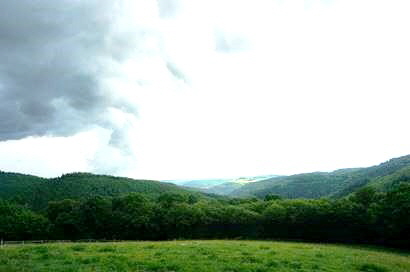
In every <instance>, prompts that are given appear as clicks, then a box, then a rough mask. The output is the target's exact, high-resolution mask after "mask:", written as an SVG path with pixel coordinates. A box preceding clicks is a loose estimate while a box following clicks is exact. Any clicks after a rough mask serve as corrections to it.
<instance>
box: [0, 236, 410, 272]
mask: <svg viewBox="0 0 410 272" xmlns="http://www.w3.org/2000/svg"><path fill="white" fill-rule="evenodd" d="M0 271H1V272H3V271H4V272H14V271H18V272H22V271H41V272H43V271H44V272H46V271H53V272H59V271H73V272H74V271H99V272H100V271H194V272H202V271H217V272H229V271H232V272H242V271H243V272H246V271H255V272H263V271H278V272H285V271H286V272H287V271H300V272H302V271H305V272H307V271H328V272H331V271H359V272H360V271H363V272H388V271H389V272H399V271H400V272H410V254H408V253H403V252H391V251H388V250H384V249H378V248H376V249H373V248H364V247H357V246H341V245H322V244H307V243H290V242H269V241H220V240H218V241H168V242H122V243H65V244H43V245H13V246H11V245H10V246H6V247H4V248H2V249H0Z"/></svg>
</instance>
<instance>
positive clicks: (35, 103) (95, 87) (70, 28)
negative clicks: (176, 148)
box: [0, 0, 135, 141]
mask: <svg viewBox="0 0 410 272" xmlns="http://www.w3.org/2000/svg"><path fill="white" fill-rule="evenodd" d="M118 5H119V2H118V1H113V0H107V1H105V0H98V1H97V0H94V1H92V0H91V1H75V0H59V1H54V0H41V1H38V0H19V1H1V2H0V141H1V140H8V139H19V138H23V137H26V136H32V135H38V136H41V135H45V134H47V135H71V134H74V133H76V132H78V131H80V130H83V129H86V128H87V127H89V126H90V125H93V124H99V123H104V122H105V123H107V121H105V120H104V115H105V114H106V113H107V109H108V108H109V107H118V108H121V110H123V111H128V112H134V111H135V109H133V107H132V106H130V105H129V104H127V103H125V102H123V101H121V99H120V98H117V99H114V98H115V94H112V93H109V92H111V90H108V89H107V88H105V87H104V86H103V85H102V83H101V80H100V79H101V77H102V76H103V75H105V74H107V73H109V71H110V69H109V67H108V68H107V67H106V66H107V63H115V62H118V61H120V60H122V59H123V58H124V57H125V56H126V54H127V52H128V51H129V50H131V48H133V47H134V46H135V44H132V42H131V41H132V40H133V39H129V36H128V35H130V34H129V33H128V34H124V33H121V32H118V31H117V30H116V29H114V28H113V27H112V26H113V25H114V21H113V20H114V19H113V18H114V17H115V13H116V12H117V11H118ZM117 32H118V33H117ZM127 41H128V42H127Z"/></svg>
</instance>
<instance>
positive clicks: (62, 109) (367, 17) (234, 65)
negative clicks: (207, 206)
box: [0, 0, 410, 180]
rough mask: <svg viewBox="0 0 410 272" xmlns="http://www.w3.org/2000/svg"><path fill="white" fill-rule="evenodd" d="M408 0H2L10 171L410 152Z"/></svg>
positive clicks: (262, 169)
mask: <svg viewBox="0 0 410 272" xmlns="http://www.w3.org/2000/svg"><path fill="white" fill-rule="evenodd" d="M409 13H410V3H409V1H407V0H294V1H285V0H257V1H251V0H208V1H196V0H157V1H155V0H138V1H134V0H87V1H86V0H83V1H81V0H60V1H54V0H19V1H1V2H0V170H3V171H12V172H21V173H27V174H34V175H39V176H43V177H55V176H59V175H61V174H64V173H69V172H92V173H100V174H110V175H117V176H127V177H132V178H145V179H159V180H170V179H204V178H229V177H240V176H254V175H268V174H280V175H288V174H296V173H302V172H312V171H331V170H335V169H338V168H350V167H365V166H371V165H375V164H378V163H381V162H383V161H385V160H388V159H390V158H393V157H399V156H403V155H407V154H410V140H409V139H410V125H409V117H410V108H409V102H410V76H409V75H410V50H409V48H410V36H409V35H408V33H409V26H410V16H408V14H409Z"/></svg>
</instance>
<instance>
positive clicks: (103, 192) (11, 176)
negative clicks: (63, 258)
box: [0, 172, 188, 209]
mask: <svg viewBox="0 0 410 272" xmlns="http://www.w3.org/2000/svg"><path fill="white" fill-rule="evenodd" d="M131 192H140V193H145V194H147V195H153V196H154V195H159V194H160V193H164V192H184V193H185V192H188V191H187V190H185V189H183V188H181V187H178V186H176V185H174V184H170V183H164V182H159V181H150V180H134V179H130V178H122V177H113V176H106V175H94V174H89V173H72V174H66V175H63V176H61V177H58V178H50V179H47V178H40V177H36V176H31V175H23V174H17V173H7V172H0V198H3V199H11V200H14V201H16V202H18V203H21V204H27V205H28V206H29V207H32V208H33V209H42V208H44V207H45V206H46V205H47V203H48V202H49V201H54V200H61V199H66V198H70V199H80V198H85V197H92V196H118V195H122V194H126V193H131Z"/></svg>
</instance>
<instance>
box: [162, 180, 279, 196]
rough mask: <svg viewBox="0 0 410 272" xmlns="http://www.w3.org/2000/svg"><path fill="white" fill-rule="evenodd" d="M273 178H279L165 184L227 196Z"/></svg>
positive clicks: (191, 181)
mask: <svg viewBox="0 0 410 272" xmlns="http://www.w3.org/2000/svg"><path fill="white" fill-rule="evenodd" d="M275 177H279V175H264V176H251V177H239V178H229V179H197V180H166V182H170V183H174V184H176V185H179V186H183V187H191V188H194V189H197V190H198V191H201V192H205V193H211V194H219V195H228V194H229V193H231V192H232V191H233V190H235V189H238V188H240V187H242V186H243V185H245V184H247V183H251V182H256V181H261V180H265V179H271V178H275Z"/></svg>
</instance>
